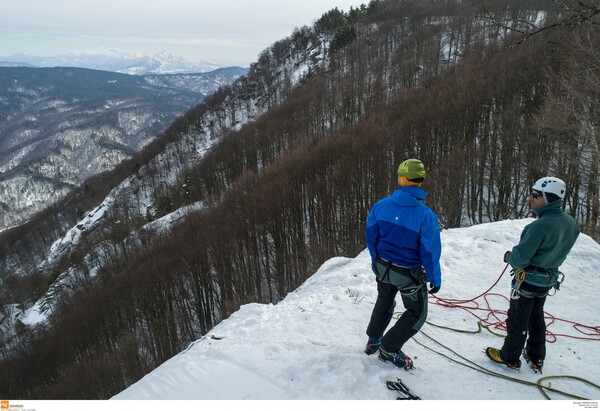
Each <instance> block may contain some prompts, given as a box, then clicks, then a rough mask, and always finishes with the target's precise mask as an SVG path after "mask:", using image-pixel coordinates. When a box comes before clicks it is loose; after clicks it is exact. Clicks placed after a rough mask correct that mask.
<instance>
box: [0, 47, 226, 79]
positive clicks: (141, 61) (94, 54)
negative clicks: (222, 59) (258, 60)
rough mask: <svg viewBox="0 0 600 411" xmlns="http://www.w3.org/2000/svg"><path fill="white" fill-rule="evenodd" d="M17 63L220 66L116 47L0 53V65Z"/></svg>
mask: <svg viewBox="0 0 600 411" xmlns="http://www.w3.org/2000/svg"><path fill="white" fill-rule="evenodd" d="M16 65H19V66H29V67H81V68H89V69H94V70H106V71H114V72H116V73H123V74H137V75H143V74H173V73H206V72H209V71H213V70H216V69H218V68H220V67H222V66H221V65H218V64H216V63H213V62H201V63H195V62H192V61H189V60H186V59H184V58H182V57H179V56H176V55H174V54H172V53H160V54H156V55H153V56H148V55H144V54H140V53H126V52H123V51H121V50H115V49H102V50H91V51H84V52H72V53H66V54H60V55H56V56H47V57H41V56H32V55H27V54H15V55H12V56H8V57H0V67H14V66H16Z"/></svg>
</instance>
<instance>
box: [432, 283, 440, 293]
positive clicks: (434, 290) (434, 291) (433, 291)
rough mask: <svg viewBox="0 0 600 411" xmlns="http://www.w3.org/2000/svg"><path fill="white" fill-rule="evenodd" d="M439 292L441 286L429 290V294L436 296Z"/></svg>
mask: <svg viewBox="0 0 600 411" xmlns="http://www.w3.org/2000/svg"><path fill="white" fill-rule="evenodd" d="M438 291H440V287H439V286H437V285H436V286H432V287H431V288H430V289H429V294H435V293H437V292H438Z"/></svg>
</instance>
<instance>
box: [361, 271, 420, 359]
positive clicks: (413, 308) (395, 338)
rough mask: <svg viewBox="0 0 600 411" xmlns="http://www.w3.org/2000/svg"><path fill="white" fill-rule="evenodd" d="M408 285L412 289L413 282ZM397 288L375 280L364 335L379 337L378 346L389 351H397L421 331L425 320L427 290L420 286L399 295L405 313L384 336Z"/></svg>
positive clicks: (392, 313)
mask: <svg viewBox="0 0 600 411" xmlns="http://www.w3.org/2000/svg"><path fill="white" fill-rule="evenodd" d="M411 285H412V287H413V288H414V283H413V284H411ZM398 288H399V287H398V286H397V285H394V284H388V283H384V282H382V281H380V280H379V279H377V301H376V302H375V307H374V308H373V312H372V314H371V321H370V322H369V325H368V327H367V335H368V336H369V337H372V338H381V343H382V345H383V346H385V347H386V348H387V349H388V350H390V351H392V352H396V351H398V350H401V349H402V346H403V345H404V343H405V342H406V341H408V340H409V339H410V338H411V337H412V336H413V335H415V334H416V333H417V332H418V331H419V330H420V329H421V327H422V326H423V324H424V323H425V319H426V318H427V287H425V286H423V287H421V288H420V289H419V290H417V291H416V292H413V293H410V294H409V293H401V296H402V303H403V304H404V308H406V311H404V313H403V314H402V315H401V316H400V318H399V319H398V321H396V324H394V326H393V327H392V328H390V329H389V330H388V332H387V333H385V335H384V332H385V330H386V328H387V326H388V325H389V323H390V321H391V320H392V316H393V315H394V307H395V306H396V295H397V294H398V291H399V289H398Z"/></svg>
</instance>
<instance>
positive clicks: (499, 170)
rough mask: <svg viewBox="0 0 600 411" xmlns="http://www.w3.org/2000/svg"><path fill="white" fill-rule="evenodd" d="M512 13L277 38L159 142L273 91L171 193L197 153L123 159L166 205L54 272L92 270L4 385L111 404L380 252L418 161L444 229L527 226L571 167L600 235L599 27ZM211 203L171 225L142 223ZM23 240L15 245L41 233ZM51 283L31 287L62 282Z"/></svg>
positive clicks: (411, 8)
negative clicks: (331, 45) (375, 208)
mask: <svg viewBox="0 0 600 411" xmlns="http://www.w3.org/2000/svg"><path fill="white" fill-rule="evenodd" d="M507 4H509V2H493V1H488V2H485V3H484V2H481V3H476V4H475V5H474V6H471V7H468V6H466V5H465V4H464V3H463V2H460V1H450V0H448V1H429V2H422V1H398V0H394V1H391V0H388V1H372V2H371V3H369V5H368V6H364V7H362V8H360V9H354V10H352V11H351V12H350V13H341V12H340V11H339V10H334V11H332V12H329V13H327V14H325V15H323V17H322V18H321V19H320V20H318V21H317V22H316V23H315V28H316V29H315V30H311V29H308V28H302V29H298V30H297V31H295V32H294V34H293V35H292V36H291V37H290V38H288V39H286V40H283V41H281V42H278V43H275V44H274V45H273V46H272V47H271V48H270V49H269V50H266V51H265V52H264V53H263V54H261V56H259V59H258V60H257V63H255V65H254V67H253V68H252V70H251V72H250V74H249V75H248V77H247V78H245V79H243V81H242V82H240V83H238V84H236V85H234V86H233V87H232V88H228V89H224V90H222V91H221V92H220V93H217V94H216V95H214V96H213V97H211V99H208V101H207V102H206V103H205V105H203V106H199V107H197V108H195V109H194V110H190V112H188V113H187V114H186V115H185V116H184V117H183V118H182V119H180V120H179V121H178V122H176V123H175V124H174V125H173V126H172V127H171V129H170V130H168V131H167V132H166V133H165V136H163V138H164V139H166V141H160V142H157V143H155V144H156V147H164V146H166V145H167V143H173V144H178V141H179V139H181V141H183V140H184V139H188V138H193V136H194V135H195V134H194V133H200V132H201V130H203V131H206V129H207V128H209V127H213V126H215V125H214V123H210V124H208V125H207V124H205V123H204V122H203V120H202V115H203V114H204V113H205V112H206V111H207V110H208V109H209V108H210V107H212V106H213V105H214V106H218V105H220V104H225V103H227V102H230V101H231V100H228V99H229V97H230V96H231V95H232V93H233V94H235V95H237V96H244V95H246V94H248V95H256V90H257V89H261V90H263V92H261V93H259V94H258V95H261V96H263V97H264V99H265V103H266V104H267V105H268V106H269V107H270V109H269V110H268V111H267V112H266V113H265V114H263V115H262V116H260V117H258V118H256V119H253V120H252V121H250V122H248V123H247V124H245V125H244V126H243V127H240V128H236V129H234V128H231V129H228V130H227V131H226V132H225V133H224V135H223V136H222V137H221V139H220V140H219V142H218V144H216V145H215V146H214V147H213V148H212V149H211V150H210V151H208V152H207V153H206V154H205V155H204V157H203V158H202V160H201V161H199V162H198V163H197V164H196V165H194V166H191V167H188V166H186V167H185V168H182V169H180V170H179V172H178V179H177V181H176V182H175V183H173V184H165V182H164V180H162V179H161V178H160V177H159V176H160V170H159V167H172V168H173V169H178V167H179V165H180V164H183V163H184V157H186V156H188V154H185V153H184V152H183V150H182V151H181V157H182V158H181V159H179V158H177V156H176V155H174V156H172V158H170V159H168V160H165V161H162V162H161V163H160V164H159V162H158V160H156V161H155V162H154V163H153V160H152V159H151V158H148V159H145V158H142V157H141V155H140V156H138V157H136V158H134V159H133V160H131V161H130V162H127V163H125V164H123V165H122V166H121V171H119V172H121V173H124V172H123V171H122V170H130V171H131V172H132V173H136V172H138V171H139V170H140V169H141V168H142V166H145V168H144V177H145V178H146V179H147V181H151V183H147V189H148V190H149V191H151V192H152V193H153V197H154V199H155V202H154V208H153V210H152V211H151V212H148V213H147V214H140V213H139V212H138V211H136V210H137V209H138V208H137V207H136V206H135V203H136V201H138V200H136V198H135V197H131V198H130V199H129V200H128V202H123V203H120V204H118V206H117V207H115V208H114V209H113V211H112V214H111V215H110V216H109V217H108V221H109V224H107V225H105V226H103V228H102V229H98V230H96V232H94V233H92V234H90V235H89V237H87V242H86V243H84V244H83V245H82V246H81V248H80V249H79V250H77V251H76V252H73V253H72V254H71V255H70V256H69V258H68V259H65V260H64V261H62V262H61V266H60V267H55V277H56V278H59V277H60V276H61V275H64V273H66V272H67V271H68V270H71V272H74V273H76V274H75V275H74V276H73V278H71V280H70V287H65V288H64V289H60V290H57V291H56V295H55V297H54V298H55V301H56V305H55V306H54V307H53V310H54V312H53V315H52V316H51V317H50V321H49V323H48V324H45V325H40V326H37V327H27V326H25V325H22V326H21V327H20V329H19V334H18V337H17V338H16V339H11V340H4V341H3V344H2V347H1V349H0V357H1V359H0V392H2V393H6V395H7V396H8V397H11V398H43V399H54V398H85V399H92V398H100V399H101V398H109V397H110V396H112V395H114V394H116V393H118V392H119V391H121V390H123V389H124V388H126V387H127V386H128V385H129V384H131V383H133V382H135V381H137V380H138V379H139V378H141V377H142V376H143V375H145V374H146V373H147V372H149V371H151V370H152V369H154V368H155V367H157V366H158V365H160V364H161V363H162V362H164V361H165V360H167V359H168V358H170V357H172V356H173V355H175V354H177V353H178V352H180V351H181V350H182V349H185V347H186V346H187V345H188V344H190V343H191V342H193V341H194V340H196V339H198V338H201V337H204V338H210V337H208V336H207V333H208V332H209V331H210V329H211V328H212V327H214V326H215V325H216V324H218V323H219V322H220V321H221V320H222V319H224V318H227V317H228V316H229V315H230V314H232V313H233V312H234V311H235V310H237V309H238V308H239V307H240V305H242V304H246V303H250V302H260V303H277V302H278V301H280V300H281V299H282V298H283V297H285V295H286V294H287V293H288V292H290V291H292V290H294V289H295V288H297V287H298V286H299V285H300V284H301V283H302V282H303V281H304V280H306V278H307V277H308V276H309V275H310V274H312V273H313V272H315V271H316V269H317V268H318V267H319V266H320V265H321V264H322V263H323V262H324V261H325V260H326V259H328V258H331V257H333V256H351V257H353V256H355V255H357V254H358V253H359V252H361V251H362V250H363V249H364V248H365V243H364V234H365V229H364V225H365V221H366V216H367V213H368V211H369V209H370V208H371V206H372V205H373V204H374V202H375V201H376V200H377V199H379V198H381V197H382V196H385V195H387V194H389V193H390V192H391V191H392V190H394V189H395V188H396V187H395V181H396V176H395V174H394V172H395V169H396V167H397V166H398V164H399V163H400V162H401V161H402V160H404V159H406V158H409V157H418V158H420V159H421V160H422V161H423V162H424V163H425V164H426V166H427V168H428V176H429V178H428V180H427V181H426V185H425V188H426V189H427V190H428V192H429V197H428V200H427V203H428V205H429V206H430V207H431V208H432V209H434V210H435V211H436V213H437V214H438V215H439V216H440V220H441V223H442V225H443V227H442V228H451V227H459V226H467V225H472V224H478V223H482V222H488V221H497V220H502V219H510V218H523V217H526V216H528V215H529V214H528V212H529V210H528V209H527V207H526V204H525V197H526V195H527V193H528V192H529V190H530V186H531V184H532V182H533V181H535V180H536V179H537V178H538V177H540V176H542V175H546V174H555V175H558V176H560V177H562V178H563V179H564V180H565V181H566V182H567V185H568V193H567V199H566V208H567V210H568V212H570V213H571V214H573V215H574V216H575V217H576V219H577V221H578V222H579V224H580V225H581V226H582V229H583V231H584V232H586V233H587V234H589V235H591V236H593V237H594V238H595V239H598V238H599V236H600V233H599V231H598V225H599V223H600V217H599V215H598V208H599V185H598V184H599V179H600V177H599V172H600V171H599V169H598V163H599V155H600V150H599V142H600V137H599V136H598V124H599V119H598V116H599V110H598V101H599V95H600V90H599V86H598V84H600V82H599V81H598V80H599V79H598V75H599V68H598V67H600V65H599V64H598V63H599V61H598V60H599V58H600V57H598V56H600V53H598V51H600V50H598V45H599V41H600V35H599V34H600V33H599V31H598V27H597V25H596V24H591V23H588V24H581V25H577V26H568V27H561V26H558V25H557V26H555V27H554V29H552V30H541V31H539V30H538V31H537V32H536V34H535V35H532V36H529V37H528V38H527V41H523V33H520V32H519V31H522V30H527V29H530V27H529V24H530V23H531V22H539V19H538V17H539V16H538V14H536V12H540V11H543V12H544V13H543V14H544V16H545V18H546V21H548V22H553V21H555V20H553V19H556V20H560V19H561V18H565V17H564V14H563V13H564V11H563V9H562V8H560V7H558V8H554V7H553V6H552V7H549V6H548V2H536V1H531V2H520V1H519V2H513V3H512V6H511V7H509V8H508V9H507V8H506V7H507ZM483 6H485V7H483ZM492 6H496V8H492ZM492 17H493V18H492ZM523 22H526V23H527V24H524V23H523ZM549 24H550V23H549ZM552 24H554V23H552ZM350 27H351V28H352V30H349V28H350ZM507 27H513V28H519V30H509V29H507ZM319 30H321V31H319ZM336 35H338V36H337V40H336V43H335V45H336V47H335V49H333V50H328V52H329V57H328V58H329V63H328V64H326V65H325V64H321V63H319V64H316V66H315V69H314V71H311V73H310V75H307V76H306V77H305V78H304V79H303V80H302V82H301V85H300V86H299V87H297V88H294V87H292V86H291V84H292V82H291V81H289V82H285V81H284V82H278V81H276V79H278V78H280V77H278V76H277V75H275V73H276V72H280V71H283V70H284V69H285V68H284V67H283V66H282V65H281V64H283V63H284V62H285V61H289V59H290V56H291V55H292V54H293V53H302V52H301V50H302V49H306V47H308V45H309V44H313V43H314V42H316V41H318V40H319V38H324V39H326V40H327V41H332V40H333V39H335V38H336ZM291 50H293V52H292V51H291ZM290 75H291V73H290ZM284 77H285V76H284ZM227 104H229V103H227ZM231 104H238V105H240V106H243V103H242V100H238V101H237V102H234V103H231ZM154 150H155V151H154V152H155V153H156V152H159V151H160V149H158V148H154ZM146 153H148V152H146ZM146 155H148V154H146ZM149 157H152V156H149ZM153 170H154V171H153ZM153 173H154V174H153ZM124 174H127V173H124ZM153 176H156V177H155V178H153ZM108 180H109V181H112V180H117V181H118V180H119V178H117V177H116V176H115V175H111V176H108ZM87 190H88V191H93V190H98V191H99V192H105V191H106V190H107V188H102V186H101V183H98V186H94V185H88V187H87ZM83 193H85V191H83ZM82 195H83V194H82ZM139 195H141V194H139ZM199 203H201V204H203V208H202V210H199V211H196V212H194V213H192V214H190V215H189V216H188V217H187V218H185V219H183V220H181V221H180V222H179V223H178V224H177V225H176V226H175V227H174V229H173V230H171V231H170V232H169V233H168V234H166V235H157V234H156V233H152V232H150V231H147V230H145V229H144V228H143V227H144V224H146V223H148V221H149V220H153V219H155V218H158V217H160V216H162V215H164V214H166V213H169V212H171V211H174V210H176V209H179V208H180V207H183V206H186V205H189V204H199ZM86 207H87V206H86ZM77 208H82V209H87V208H85V207H84V206H81V205H79V206H77ZM73 214H76V212H75V211H73ZM44 221H47V220H44ZM46 225H47V227H49V228H48V231H45V234H44V235H45V236H47V237H50V238H56V236H57V235H58V234H59V233H55V232H54V231H59V230H58V229H57V228H56V225H53V224H52V223H50V222H48V223H46ZM133 232H135V234H132V233H133ZM9 234H10V235H11V236H12V237H10V238H11V239H10V240H8V239H7V238H8V237H4V238H3V241H4V244H5V245H4V247H5V248H4V249H5V250H10V249H11V246H12V244H14V243H15V242H17V241H21V242H22V244H25V241H24V240H23V237H21V236H19V235H17V234H15V232H11V233H9ZM38 238H39V236H38ZM39 241H41V240H39ZM28 244H29V243H28ZM36 244H37V243H36ZM31 247H34V248H35V247H42V246H41V245H32V246H31ZM25 254H26V253H25ZM20 258H23V259H25V258H26V256H23V257H20ZM499 258H501V257H499ZM40 276H41V275H38V277H35V276H31V277H28V278H29V280H27V281H25V280H22V281H23V283H24V284H29V282H32V283H35V281H38V282H39V281H47V279H46V278H45V277H43V276H42V278H40ZM34 280H35V281H34ZM13 281H15V282H16V283H18V282H19V281H18V280H17V279H14V280H13ZM17 285H18V284H17ZM22 287H24V285H20V286H19V287H17V286H15V287H14V289H15V290H18V289H21V288H22ZM42 288H43V287H42ZM43 289H44V291H45V288H43ZM23 294H26V292H25V291H23ZM2 298H3V299H5V300H8V299H10V298H11V297H10V296H7V295H6V294H5V295H4V296H3V297H2ZM12 298H14V296H13V297H12ZM23 298H24V297H23Z"/></svg>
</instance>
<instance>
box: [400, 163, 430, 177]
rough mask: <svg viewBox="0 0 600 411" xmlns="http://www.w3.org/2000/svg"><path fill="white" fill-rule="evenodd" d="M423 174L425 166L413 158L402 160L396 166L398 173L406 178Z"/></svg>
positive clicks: (423, 175)
mask: <svg viewBox="0 0 600 411" xmlns="http://www.w3.org/2000/svg"><path fill="white" fill-rule="evenodd" d="M425 174H426V173H425V166H424V165H423V163H421V161H420V160H417V159H415V158H410V159H408V160H404V161H403V162H402V163H401V164H400V166H399V167H398V175H399V176H404V177H406V179H407V180H415V179H418V178H425Z"/></svg>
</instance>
